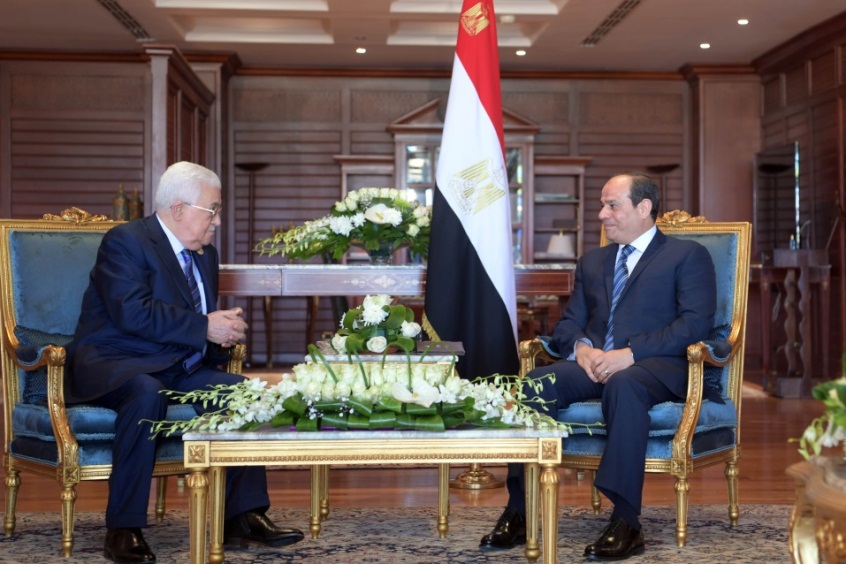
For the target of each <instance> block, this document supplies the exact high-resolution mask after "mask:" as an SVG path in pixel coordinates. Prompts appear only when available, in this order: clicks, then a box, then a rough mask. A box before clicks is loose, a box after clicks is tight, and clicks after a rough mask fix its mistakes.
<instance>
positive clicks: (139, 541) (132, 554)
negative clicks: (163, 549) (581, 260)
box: [103, 528, 156, 564]
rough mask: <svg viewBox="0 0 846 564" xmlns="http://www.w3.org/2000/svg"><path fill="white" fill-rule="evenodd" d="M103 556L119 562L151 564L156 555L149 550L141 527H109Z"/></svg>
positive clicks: (123, 563) (122, 563) (124, 563)
mask: <svg viewBox="0 0 846 564" xmlns="http://www.w3.org/2000/svg"><path fill="white" fill-rule="evenodd" d="M103 556H105V557H106V558H107V559H109V560H111V561H112V562H119V563H121V564H152V563H153V562H155V561H156V555H155V554H153V551H152V550H150V547H149V546H148V545H147V541H145V540H144V535H143V534H141V529H139V528H132V529H109V530H108V531H106V543H105V546H104V547H103Z"/></svg>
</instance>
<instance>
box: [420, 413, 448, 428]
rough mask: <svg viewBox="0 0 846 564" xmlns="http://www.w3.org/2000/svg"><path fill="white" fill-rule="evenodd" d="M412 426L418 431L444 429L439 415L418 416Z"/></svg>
mask: <svg viewBox="0 0 846 564" xmlns="http://www.w3.org/2000/svg"><path fill="white" fill-rule="evenodd" d="M414 428H415V429H417V430H418V431H434V432H443V431H446V427H445V425H444V420H443V419H442V418H441V416H440V415H425V416H423V417H418V418H417V423H416V425H415V426H414Z"/></svg>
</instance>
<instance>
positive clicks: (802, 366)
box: [751, 249, 831, 398]
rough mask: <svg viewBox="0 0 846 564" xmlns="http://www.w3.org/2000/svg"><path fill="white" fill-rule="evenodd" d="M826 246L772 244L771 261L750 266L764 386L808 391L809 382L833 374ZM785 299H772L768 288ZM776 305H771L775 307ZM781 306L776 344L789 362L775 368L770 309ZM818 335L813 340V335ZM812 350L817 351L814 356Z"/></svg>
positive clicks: (784, 393)
mask: <svg viewBox="0 0 846 564" xmlns="http://www.w3.org/2000/svg"><path fill="white" fill-rule="evenodd" d="M827 261H828V254H827V252H825V251H817V250H810V249H802V250H797V251H790V250H784V249H776V250H775V251H774V256H773V264H768V265H757V266H756V267H754V268H752V271H751V274H752V276H751V279H752V280H755V279H757V282H758V284H759V288H760V292H761V341H762V350H761V353H762V358H761V364H762V366H761V368H762V371H763V374H764V388H765V390H766V391H767V392H769V393H771V394H773V395H775V396H778V397H785V398H799V397H805V398H807V397H811V388H813V386H814V384H816V383H817V382H819V381H822V380H828V379H829V378H830V376H831V375H829V374H827V373H826V370H828V364H829V346H828V345H829V339H828V335H829V319H830V318H829V316H830V272H831V265H830V264H828V263H827ZM774 286H775V287H777V288H779V292H780V293H782V294H783V300H782V301H780V302H777V303H776V305H774V304H773V300H772V288H773V287H774ZM774 308H775V309H774ZM781 308H783V310H784V333H785V340H784V342H783V343H781V344H780V346H779V350H780V351H782V353H783V354H784V359H785V361H786V363H787V366H786V373H785V374H776V369H775V364H776V358H774V357H773V354H772V353H773V351H772V345H771V335H772V333H771V324H772V321H773V317H774V312H775V311H777V310H778V309H781ZM815 334H816V337H817V338H818V339H819V340H820V342H819V343H817V344H816V345H815V344H814V335H815ZM815 350H819V351H821V356H820V357H816V356H815V354H814V351H815Z"/></svg>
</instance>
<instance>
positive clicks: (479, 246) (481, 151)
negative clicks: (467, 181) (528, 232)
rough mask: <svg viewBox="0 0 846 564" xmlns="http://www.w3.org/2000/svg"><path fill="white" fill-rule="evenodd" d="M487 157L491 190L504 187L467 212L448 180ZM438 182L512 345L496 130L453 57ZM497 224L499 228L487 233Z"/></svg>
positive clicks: (507, 216)
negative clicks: (506, 321) (498, 303)
mask: <svg viewBox="0 0 846 564" xmlns="http://www.w3.org/2000/svg"><path fill="white" fill-rule="evenodd" d="M486 159H488V160H489V161H490V167H491V169H490V172H491V173H492V174H493V175H494V182H495V184H496V186H497V187H500V188H501V189H503V190H504V191H505V194H504V196H503V197H500V198H498V199H496V200H495V201H494V202H493V203H492V204H491V205H488V206H487V207H485V208H483V209H482V210H480V211H478V212H475V213H474V212H473V211H471V212H470V213H466V212H465V208H464V204H463V203H462V202H461V201H460V200H459V197H458V194H456V193H455V191H454V190H452V189H450V186H451V184H454V182H453V177H454V176H455V175H457V174H459V173H460V172H461V171H463V170H465V169H467V168H470V167H472V166H474V165H476V164H478V163H480V162H482V161H484V160H486ZM437 182H438V186H439V188H440V190H441V193H442V194H443V196H444V198H445V199H446V200H447V201H448V202H449V204H450V207H451V208H452V209H453V210H454V212H455V214H456V216H457V217H458V218H459V221H461V224H462V225H463V227H464V230H465V232H466V233H467V236H468V238H469V239H470V241H471V243H472V244H473V247H474V248H475V249H476V253H477V254H478V255H479V256H480V257H483V260H482V264H483V266H484V268H485V271H486V273H487V275H488V277H489V278H490V280H491V281H492V282H493V284H494V286H495V287H496V289H497V292H498V293H499V295H500V298H501V299H502V302H503V303H504V304H505V306H506V308H507V310H508V315H509V317H510V318H511V325H512V332H513V333H514V342H515V344H516V343H517V307H516V301H515V299H514V296H515V294H516V289H515V286H514V275H513V268H514V263H513V253H512V251H511V249H512V246H513V240H512V233H511V209H510V208H511V203H510V197H509V192H508V177H507V174H506V171H505V161H504V157H503V150H502V147H501V145H500V142H499V136H498V135H497V131H496V128H495V127H494V125H493V123H492V122H491V120H490V117H489V116H488V114H487V112H486V111H485V108H484V106H483V105H482V103H481V101H480V100H479V96H478V94H477V92H476V88H475V86H474V85H473V82H472V81H471V80H470V77H469V76H468V75H467V72H466V71H465V69H464V66H463V65H462V64H461V60H460V59H459V58H458V56H456V57H455V64H454V66H453V73H452V82H451V84H450V92H449V99H448V102H447V111H446V118H445V119H444V133H443V141H442V143H441V152H440V157H439V160H438V168H437ZM496 226H501V228H500V229H493V230H492V229H491V227H496ZM505 249H507V251H505ZM509 271H510V272H511V274H510V275H507V276H503V273H504V272H509Z"/></svg>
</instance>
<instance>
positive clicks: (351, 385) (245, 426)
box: [153, 345, 570, 435]
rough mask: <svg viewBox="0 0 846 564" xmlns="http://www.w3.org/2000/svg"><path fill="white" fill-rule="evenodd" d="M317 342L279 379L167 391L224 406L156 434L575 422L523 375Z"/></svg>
mask: <svg viewBox="0 0 846 564" xmlns="http://www.w3.org/2000/svg"><path fill="white" fill-rule="evenodd" d="M310 348H311V351H312V355H313V361H312V362H308V363H303V364H298V365H296V366H294V367H293V369H292V372H291V373H286V374H283V375H282V378H281V380H280V381H279V382H278V383H276V384H274V385H269V384H268V383H267V382H266V381H264V380H259V379H245V380H244V381H243V382H240V383H238V384H235V385H232V386H216V387H213V388H210V389H208V390H200V391H195V392H189V393H180V392H172V391H167V392H165V393H166V394H168V395H169V396H171V397H172V399H175V400H176V401H179V402H182V403H194V402H199V403H203V404H205V405H211V406H216V407H218V409H217V410H212V411H210V412H208V413H205V414H203V415H200V416H197V417H195V418H194V419H192V420H190V421H157V422H153V434H158V433H164V434H165V435H172V434H174V433H182V432H187V431H190V430H200V431H233V430H253V429H256V428H258V427H260V426H262V425H265V424H269V425H271V426H274V427H280V426H293V427H294V428H296V429H297V430H299V431H318V430H320V429H325V428H333V429H344V430H347V429H418V430H428V431H444V430H445V429H449V428H453V427H456V426H459V425H463V424H470V425H475V426H487V427H500V428H502V427H534V428H566V429H567V430H569V429H570V426H569V425H566V424H564V423H560V422H558V421H556V420H554V419H553V418H552V417H550V416H548V415H546V414H542V413H540V412H538V411H536V410H535V409H533V408H531V407H529V406H527V405H525V402H526V401H527V400H528V401H533V402H539V401H540V400H539V399H538V398H537V397H532V398H528V397H527V396H526V395H525V393H524V392H522V391H521V389H522V388H521V386H520V383H521V382H522V381H520V380H519V379H518V378H517V377H515V376H503V375H498V374H497V375H493V376H490V377H488V378H478V379H476V380H472V381H470V380H465V379H462V378H460V377H459V376H458V375H457V374H456V372H455V370H454V363H450V362H441V363H432V362H413V363H412V362H402V363H384V362H357V363H354V362H350V363H328V362H326V361H325V360H324V359H323V358H322V357H321V359H320V360H317V358H315V356H314V355H315V352H316V348H314V347H313V345H312V347H310ZM317 355H320V353H319V352H317ZM421 360H422V359H421ZM544 379H549V380H550V382H554V375H552V374H550V375H549V376H547V377H546V378H543V379H539V380H531V381H526V382H525V383H526V384H527V385H528V386H529V387H530V389H531V390H533V391H534V393H535V394H536V393H537V392H538V391H539V390H540V389H541V388H542V386H543V380H544ZM541 403H542V402H541Z"/></svg>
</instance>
